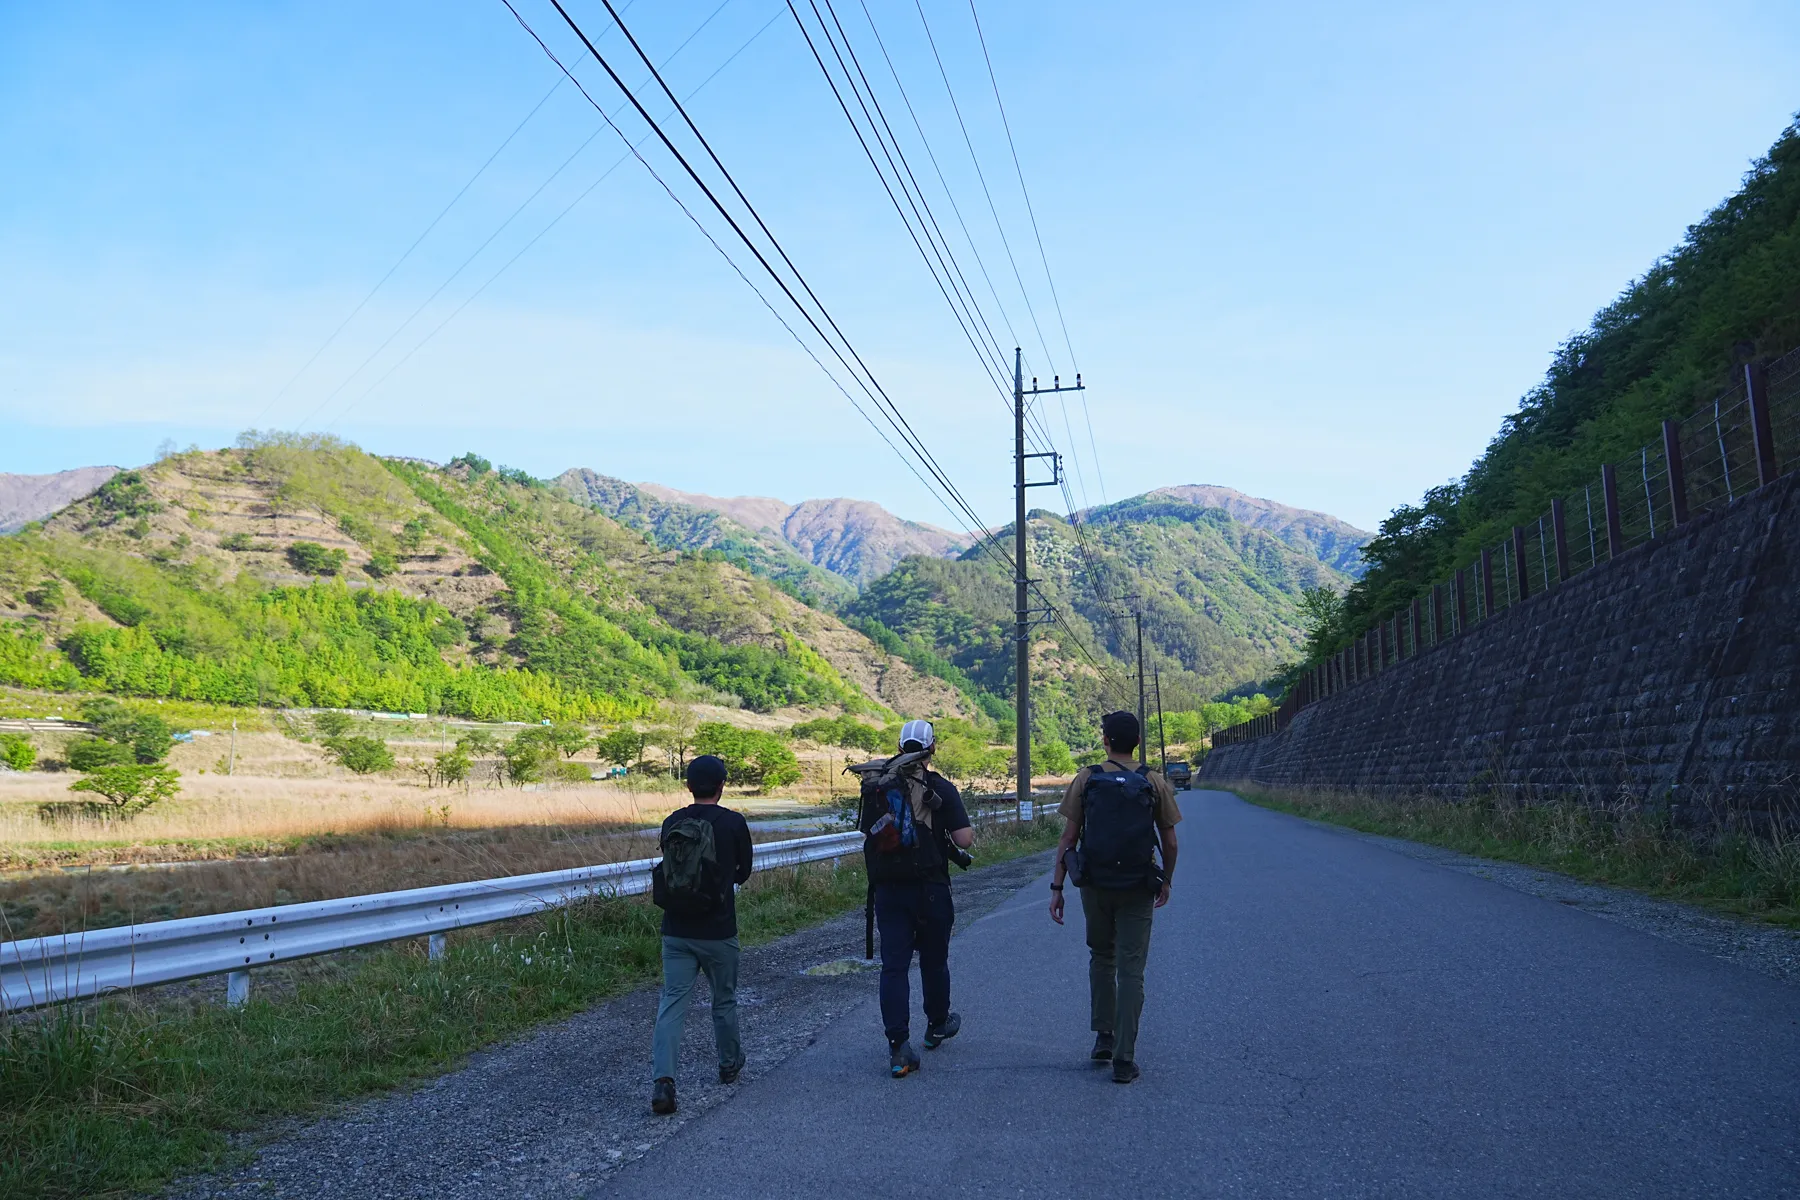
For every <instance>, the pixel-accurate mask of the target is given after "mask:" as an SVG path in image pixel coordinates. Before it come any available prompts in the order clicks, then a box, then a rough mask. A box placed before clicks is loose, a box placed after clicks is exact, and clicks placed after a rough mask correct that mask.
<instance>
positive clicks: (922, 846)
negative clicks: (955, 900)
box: [852, 753, 945, 884]
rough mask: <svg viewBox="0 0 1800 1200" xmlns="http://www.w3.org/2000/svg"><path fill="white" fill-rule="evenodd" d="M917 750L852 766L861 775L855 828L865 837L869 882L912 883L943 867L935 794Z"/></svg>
mask: <svg viewBox="0 0 1800 1200" xmlns="http://www.w3.org/2000/svg"><path fill="white" fill-rule="evenodd" d="M924 757H925V756H924V754H922V753H913V754H900V755H896V756H895V757H893V758H890V759H886V760H883V761H877V762H872V763H865V764H863V765H862V766H860V767H855V768H852V769H853V770H855V771H856V773H857V774H858V775H859V776H861V778H862V801H861V805H860V807H859V809H858V812H857V820H856V827H857V829H859V830H861V831H862V833H863V835H864V840H863V862H864V864H865V865H866V866H867V867H868V871H869V882H870V883H871V884H876V883H915V882H917V881H919V880H921V879H928V878H930V877H931V876H932V875H934V874H936V873H937V872H939V871H941V870H943V868H944V861H945V860H944V849H943V846H942V845H941V844H940V843H939V838H938V831H937V829H936V825H937V824H938V822H937V820H936V809H937V806H938V803H939V801H938V796H937V793H936V792H934V791H933V790H932V787H931V783H930V781H929V780H928V779H927V778H926V773H925V769H924V767H923V766H917V765H915V764H917V763H919V761H920V760H921V759H923V758H924Z"/></svg>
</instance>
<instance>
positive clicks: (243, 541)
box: [219, 533, 255, 550]
mask: <svg viewBox="0 0 1800 1200" xmlns="http://www.w3.org/2000/svg"><path fill="white" fill-rule="evenodd" d="M254 547H255V539H254V538H252V537H251V536H250V535H249V534H247V533H228V534H226V535H225V536H224V537H222V538H220V539H219V549H221V550H250V549H253V548H254Z"/></svg>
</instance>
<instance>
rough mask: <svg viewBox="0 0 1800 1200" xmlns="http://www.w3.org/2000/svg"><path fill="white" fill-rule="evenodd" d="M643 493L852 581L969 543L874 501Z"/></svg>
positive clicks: (651, 489)
mask: <svg viewBox="0 0 1800 1200" xmlns="http://www.w3.org/2000/svg"><path fill="white" fill-rule="evenodd" d="M636 486H637V488H638V489H639V490H640V491H643V492H645V493H647V494H648V495H651V496H655V497H656V498H657V499H659V500H663V501H665V502H668V503H673V504H686V505H688V506H690V507H692V508H700V509H707V510H709V511H712V512H717V513H723V514H725V515H726V516H728V517H730V518H731V519H732V520H734V521H736V522H737V523H738V524H740V525H743V526H745V527H746V528H749V529H752V530H768V531H769V532H771V533H774V534H776V535H777V536H779V537H780V538H781V540H782V541H784V542H786V543H787V544H788V545H790V546H792V547H793V548H794V549H795V550H797V551H799V553H800V554H801V555H802V556H803V557H804V558H806V559H807V561H809V562H811V563H813V564H814V565H815V566H820V567H823V568H825V569H826V570H828V571H831V572H833V573H834V574H837V575H841V576H843V577H844V578H845V579H848V580H850V581H851V582H852V583H855V584H858V585H861V584H865V583H868V582H870V581H871V580H874V579H879V578H880V577H881V576H883V575H885V574H887V572H888V571H890V570H892V569H893V568H894V565H895V564H896V563H898V562H899V561H900V560H901V559H902V558H905V557H906V556H907V555H909V554H924V555H929V556H932V557H934V558H944V557H949V556H952V555H956V554H960V553H961V552H962V551H963V550H964V549H966V548H967V547H968V545H969V539H968V538H966V537H964V536H963V535H961V534H956V533H952V532H950V531H949V530H947V529H940V528H938V527H937V526H935V525H927V524H925V523H923V522H921V521H908V520H906V519H904V518H902V517H897V516H895V515H894V514H893V513H891V512H889V511H888V510H887V509H885V508H883V507H881V505H879V504H876V503H874V502H873V501H870V500H849V499H844V498H841V497H839V498H834V499H830V500H803V501H801V502H800V503H799V504H789V503H787V502H786V501H785V500H777V499H775V498H773V497H770V496H724V497H720V496H703V495H699V494H697V493H694V492H683V491H678V490H676V489H675V488H672V487H665V486H663V485H662V484H660V483H640V484H637V485H636Z"/></svg>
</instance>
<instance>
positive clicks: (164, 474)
mask: <svg viewBox="0 0 1800 1200" xmlns="http://www.w3.org/2000/svg"><path fill="white" fill-rule="evenodd" d="M481 467H485V464H477V465H476V466H471V465H469V464H466V463H465V464H463V465H453V466H452V467H451V468H449V469H436V468H431V467H428V466H423V465H419V464H415V463H409V462H398V461H388V462H382V461H379V460H376V459H373V458H371V457H370V456H368V455H366V454H363V453H362V452H361V451H359V450H357V449H355V448H354V447H351V446H347V445H344V444H342V443H339V442H336V441H334V440H332V439H329V438H298V437H294V436H292V435H275V436H264V437H254V436H253V437H247V438H246V439H245V442H244V444H243V445H241V446H240V448H239V449H236V450H230V451H221V452H217V453H202V452H193V453H190V454H185V455H177V456H175V457H172V458H169V459H166V460H164V461H162V462H160V463H158V464H156V465H155V466H154V467H150V468H146V469H144V470H143V471H137V472H126V473H124V474H121V475H118V476H115V477H114V478H113V479H111V480H109V481H108V482H107V483H106V484H105V485H104V486H103V487H101V488H100V490H99V491H98V492H97V493H95V494H94V495H93V496H91V497H89V498H86V499H84V500H81V501H78V502H76V503H75V504H73V505H71V506H69V507H68V508H66V509H64V510H62V511H61V512H59V513H57V514H56V515H55V516H54V517H52V518H51V519H50V520H48V521H47V522H45V523H43V524H42V525H41V526H28V527H27V528H26V529H25V530H24V531H22V532H20V533H18V534H15V535H11V536H7V537H3V538H0V682H4V683H11V684H16V685H20V686H27V687H48V688H60V689H68V690H96V691H110V692H116V693H119V694H125V695H137V696H166V697H176V698H185V699H194V700H207V701H213V702H219V703H232V704H302V705H325V706H334V707H337V706H342V707H370V708H378V709H384V710H403V711H418V712H446V713H454V714H459V715H467V716H475V717H481V718H487V719H507V720H535V719H539V718H543V717H577V718H582V719H590V720H606V719H616V718H621V717H628V716H632V715H636V714H639V713H643V712H645V711H648V710H649V709H650V708H651V707H652V706H653V705H654V704H656V703H657V702H659V701H661V700H664V699H677V700H711V701H722V702H727V703H732V702H736V703H741V704H743V705H744V706H746V707H751V708H757V709H765V710H766V709H773V708H778V707H784V706H790V705H806V706H814V707H847V708H852V709H854V708H868V707H870V706H873V705H887V706H895V705H899V706H903V707H905V708H907V709H908V710H909V711H920V712H925V713H931V712H943V713H947V714H954V713H956V712H959V711H962V710H963V709H964V703H963V701H962V700H961V699H960V698H959V697H958V695H957V693H956V692H955V691H954V690H953V689H952V688H950V687H949V686H947V685H945V684H943V683H941V682H940V681H938V680H935V679H931V678H929V677H925V676H921V675H920V674H918V673H917V672H914V671H913V670H912V669H911V668H910V667H908V666H906V664H905V663H904V662H901V661H899V660H897V659H895V658H894V656H893V655H892V654H890V653H889V652H888V651H886V650H883V649H882V648H880V647H878V646H876V645H875V644H874V643H872V642H870V641H869V640H868V639H867V638H865V637H863V636H862V635H860V634H858V633H856V632H854V631H853V630H851V629H849V628H848V627H846V626H845V625H844V624H843V623H842V622H840V621H838V620H837V619H836V618H835V617H832V616H830V615H829V614H827V613H824V612H821V611H818V610H815V609H813V608H810V607H809V606H807V605H805V604H803V603H801V602H800V601H798V600H796V599H794V598H793V597H791V596H789V595H787V594H786V593H784V592H782V591H781V590H779V589H777V588H776V587H774V586H772V585H770V584H769V583H768V582H766V581H764V580H760V579H756V578H753V577H751V576H749V575H747V574H746V573H745V572H743V571H741V570H739V569H738V568H737V567H736V566H734V565H732V564H731V563H729V562H725V561H722V559H721V558H720V557H719V556H718V555H716V554H702V553H686V552H674V551H667V550H663V549H661V548H659V547H657V546H655V545H654V544H651V543H650V542H648V541H647V540H646V539H645V537H644V536H643V535H642V534H641V533H639V532H637V531H634V530H631V529H627V528H625V527H624V526H622V525H620V524H619V523H618V522H616V521H613V520H611V519H610V518H608V517H605V516H603V515H601V514H600V513H597V512H595V511H593V510H592V509H591V508H588V507H586V506H583V505H577V504H575V503H573V502H571V501H569V500H567V499H565V498H563V497H562V496H561V495H559V494H558V493H556V492H554V491H552V490H551V489H549V488H547V487H544V486H542V485H539V484H537V483H536V481H532V480H529V479H526V478H525V477H523V476H522V475H520V474H519V473H516V472H504V473H500V474H496V473H494V472H492V471H487V470H483V469H479V468H481Z"/></svg>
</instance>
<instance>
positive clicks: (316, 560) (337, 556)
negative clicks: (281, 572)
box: [287, 542, 350, 575]
mask: <svg viewBox="0 0 1800 1200" xmlns="http://www.w3.org/2000/svg"><path fill="white" fill-rule="evenodd" d="M287 559H288V561H289V562H290V563H292V564H294V569H295V570H296V571H300V572H302V573H304V574H307V575H337V574H340V573H342V572H343V569H344V564H345V563H347V562H348V561H350V555H349V554H348V553H347V552H346V551H344V550H340V549H337V548H335V547H334V548H332V549H329V550H328V549H326V548H325V547H324V546H321V545H319V543H317V542H295V543H294V544H293V545H291V546H289V547H288V549H287Z"/></svg>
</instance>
